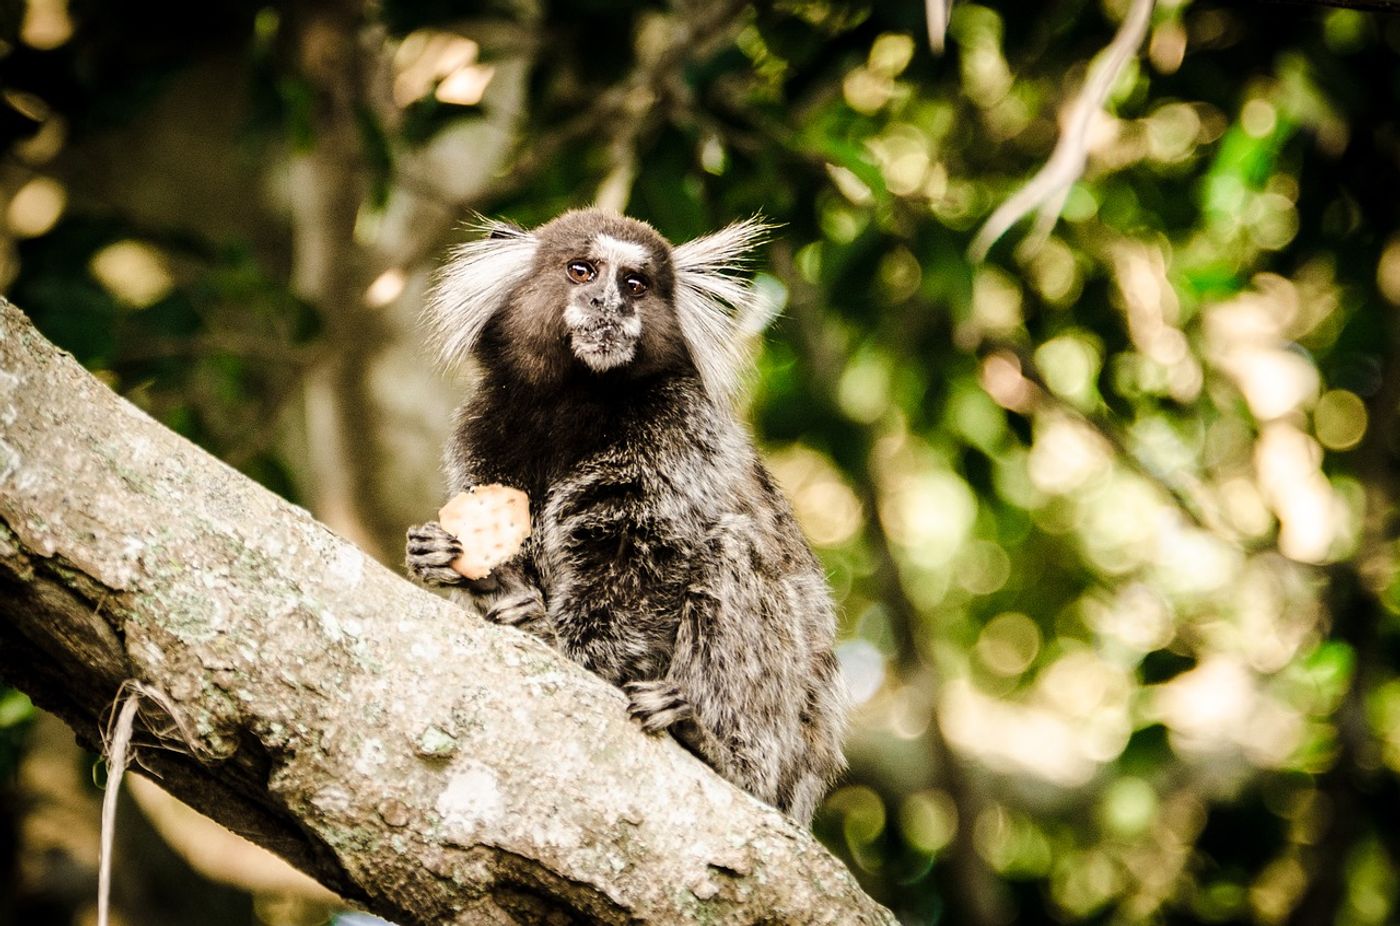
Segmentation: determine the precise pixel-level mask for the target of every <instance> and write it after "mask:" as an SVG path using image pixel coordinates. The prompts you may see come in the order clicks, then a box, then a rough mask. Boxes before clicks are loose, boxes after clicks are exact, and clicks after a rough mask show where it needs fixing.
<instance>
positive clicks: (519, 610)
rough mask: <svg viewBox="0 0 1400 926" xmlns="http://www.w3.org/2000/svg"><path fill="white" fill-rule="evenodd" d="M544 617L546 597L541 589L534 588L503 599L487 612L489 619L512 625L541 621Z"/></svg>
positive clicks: (497, 622) (517, 625)
mask: <svg viewBox="0 0 1400 926" xmlns="http://www.w3.org/2000/svg"><path fill="white" fill-rule="evenodd" d="M544 617H545V610H544V599H543V598H541V597H540V593H539V590H538V589H533V588H531V589H527V590H525V591H523V592H519V593H517V594H514V595H511V596H509V597H507V598H503V599H501V600H500V601H498V602H496V603H495V604H493V605H492V606H491V608H490V610H488V611H487V612H486V619H487V620H488V621H491V622H493V623H496V624H505V625H507V626H510V627H519V626H521V625H523V624H529V623H532V622H534V621H541V620H544Z"/></svg>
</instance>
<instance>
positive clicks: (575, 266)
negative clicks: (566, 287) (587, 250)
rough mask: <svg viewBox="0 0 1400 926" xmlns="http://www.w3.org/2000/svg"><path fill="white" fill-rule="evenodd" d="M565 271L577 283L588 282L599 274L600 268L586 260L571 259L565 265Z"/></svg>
mask: <svg viewBox="0 0 1400 926" xmlns="http://www.w3.org/2000/svg"><path fill="white" fill-rule="evenodd" d="M564 272H565V273H567V274H568V275H569V279H571V280H573V281H574V282H575V283H587V282H588V281H589V280H591V279H593V278H594V277H596V276H597V275H598V268H597V267H595V266H593V265H592V264H590V263H589V262H588V261H586V260H571V261H569V263H568V264H567V265H566V266H565V267H564Z"/></svg>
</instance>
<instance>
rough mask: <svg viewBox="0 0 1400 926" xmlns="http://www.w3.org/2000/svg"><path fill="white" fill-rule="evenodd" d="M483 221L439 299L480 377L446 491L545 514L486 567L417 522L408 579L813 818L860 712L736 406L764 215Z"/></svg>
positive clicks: (442, 316) (819, 601) (819, 582)
mask: <svg viewBox="0 0 1400 926" xmlns="http://www.w3.org/2000/svg"><path fill="white" fill-rule="evenodd" d="M488 230H489V232H490V233H489V235H487V236H485V237H483V238H481V239H480V240H477V241H472V242H470V243H468V244H465V245H462V246H460V247H459V248H458V249H457V250H456V251H455V252H454V254H453V256H452V259H451V260H450V262H449V263H448V264H447V265H446V266H445V268H444V270H443V272H442V274H441V276H440V278H439V282H438V284H437V286H436V288H435V291H434V293H433V295H432V296H431V297H430V299H429V302H428V308H427V309H426V312H425V319H426V321H427V323H428V326H429V327H430V329H431V331H432V332H433V333H434V334H435V335H436V340H437V341H438V345H439V347H440V349H441V352H442V356H443V359H444V361H445V362H447V363H448V364H453V363H456V362H459V361H466V360H472V361H474V362H475V366H476V367H477V370H478V378H477V382H476V388H475V390H474V391H473V393H472V395H471V397H470V398H469V399H468V401H467V402H466V403H465V404H463V405H462V406H461V408H460V409H459V410H458V413H457V416H456V423H455V435H454V437H453V438H452V440H451V441H450V442H449V445H448V447H447V451H446V454H445V456H446V469H447V473H448V480H449V482H450V485H449V494H452V493H457V492H461V491H465V490H467V489H469V488H471V487H472V486H476V485H482V484H487V483H501V484H504V485H507V486H514V487H518V488H520V489H522V490H524V491H525V492H526V493H527V494H528V495H529V498H530V506H531V509H532V512H531V513H532V515H533V517H534V518H535V528H534V531H533V533H532V534H531V535H530V537H529V539H528V540H527V541H526V542H525V545H524V547H523V548H522V550H521V552H520V553H519V554H518V555H517V556H516V557H515V558H514V559H512V560H510V561H509V562H507V563H505V564H504V565H502V566H499V567H497V568H496V569H495V570H493V572H492V573H491V575H489V576H488V577H487V578H485V579H481V580H468V579H465V578H463V577H462V576H461V575H459V574H458V573H457V572H455V571H454V570H453V569H452V568H451V567H450V566H449V563H451V561H452V560H453V559H455V558H456V557H457V555H459V554H460V553H461V547H460V545H459V543H458V541H457V539H456V538H455V537H453V536H452V535H451V534H449V533H447V532H446V531H445V530H444V529H443V528H442V527H441V526H440V525H439V524H437V523H436V522H429V523H427V524H422V525H419V526H417V527H414V528H411V529H410V530H409V532H408V544H407V552H408V560H407V566H408V572H409V574H410V576H412V577H413V578H415V579H417V580H419V581H421V582H423V583H425V584H427V585H433V586H444V585H446V586H453V587H454V588H456V589H457V591H456V592H455V593H454V597H455V598H457V599H459V600H461V601H462V602H463V603H464V604H468V605H469V606H472V607H474V608H475V609H477V610H479V611H480V612H481V613H482V614H484V615H485V616H486V617H487V618H488V619H490V620H493V621H497V622H500V623H504V624H510V625H515V626H518V627H521V628H523V629H526V630H529V631H532V632H534V633H537V634H539V635H540V636H541V637H542V638H543V639H545V640H546V641H548V642H549V643H550V644H551V645H553V646H555V647H557V648H558V649H559V650H560V651H561V652H562V653H564V654H565V655H567V656H568V657H569V658H571V659H573V660H574V661H576V662H578V663H580V664H581V665H583V666H586V667H587V668H589V669H591V670H592V671H593V672H596V673H597V674H598V675H600V676H602V677H603V678H605V679H607V680H608V681H610V682H612V683H614V684H616V685H618V686H620V687H621V688H622V689H623V691H624V692H625V693H626V695H627V697H628V700H629V704H630V711H631V714H632V715H633V716H634V717H635V718H637V719H638V720H639V721H640V723H641V725H642V726H643V728H645V729H646V730H647V731H649V732H653V733H659V732H661V731H670V732H671V734H672V735H674V736H675V738H676V739H677V740H679V741H680V742H681V743H682V744H683V745H684V746H685V747H686V748H688V749H689V750H691V751H692V752H693V753H694V754H696V755H697V756H699V757H700V758H701V759H702V760H703V761H705V762H706V763H708V764H709V765H710V766H711V767H712V768H714V769H715V770H716V771H717V772H719V773H720V774H721V775H723V776H724V777H725V778H727V779H729V780H730V781H732V782H734V783H735V784H737V785H739V786H740V787H742V788H744V789H745V790H747V791H748V792H750V793H751V794H754V795H755V796H757V797H758V798H760V799H762V800H764V801H767V802H768V803H770V804H772V805H774V806H776V807H778V808H780V809H781V810H783V811H785V812H786V813H787V814H789V815H790V816H791V817H793V818H794V819H796V820H798V821H800V822H802V823H804V824H806V823H808V822H809V821H810V820H811V817H812V814H813V812H814V811H815V810H816V807H817V804H818V802H819V801H820V800H821V798H822V796H823V795H824V793H825V792H826V789H827V788H828V786H829V785H830V783H831V782H832V780H833V778H834V777H835V776H836V774H837V773H838V772H839V771H840V769H841V768H842V766H843V758H842V752H841V740H842V735H843V729H844V724H845V713H846V708H845V697H844V688H843V685H842V681H841V679H840V675H839V671H838V668H837V663H836V659H835V657H834V654H833V636H834V633H835V610H834V606H833V603H832V599H831V593H830V591H829V589H828V588H827V585H826V581H825V576H824V574H823V571H822V568H821V566H820V564H819V562H818V561H817V559H816V557H815V556H814V555H813V553H812V551H811V549H810V548H809V547H808V545H807V543H806V541H805V539H804V538H803V535H802V532H801V529H800V528H799V526H798V524H797V522H796V520H795V518H794V517H793V513H792V509H791V507H790V506H789V504H788V502H787V500H786V499H785V498H784V497H783V495H782V494H781V492H780V491H779V490H778V488H777V487H776V486H775V485H774V482H773V479H772V477H771V476H770V475H769V473H768V471H767V470H766V469H765V468H764V466H763V464H762V463H761V462H760V460H759V458H758V454H757V452H756V450H755V448H754V444H753V441H752V439H751V438H750V436H749V434H748V432H747V430H746V428H745V427H744V425H742V424H741V423H740V421H739V419H738V416H737V414H736V412H735V410H734V401H733V400H734V394H735V392H736V389H737V386H738V384H739V382H740V380H741V379H742V374H743V372H744V371H743V367H744V361H743V351H742V350H741V344H740V343H739V342H740V340H741V336H740V330H739V329H740V327H741V323H740V321H739V320H740V319H742V318H743V317H744V316H745V313H747V312H749V311H750V310H751V309H752V308H753V306H754V305H755V304H756V296H755V291H754V288H753V286H752V284H751V283H750V282H748V281H746V280H745V279H744V278H743V276H742V275H741V271H742V267H743V263H744V260H745V258H746V256H747V255H748V253H749V252H750V251H751V250H752V248H753V247H754V246H755V245H756V244H757V243H758V242H759V241H760V240H761V239H762V237H763V235H764V232H765V228H764V226H763V225H762V224H761V223H759V222H757V221H753V220H750V221H746V222H740V223H736V224H734V225H731V226H729V227H727V228H725V229H723V230H721V231H719V232H716V233H714V234H711V235H708V236H705V237H702V238H699V239H696V240H694V241H691V242H688V243H686V244H681V245H678V246H675V247H673V246H672V245H671V244H670V243H669V242H668V241H667V240H666V239H665V238H663V237H662V236H661V235H660V234H659V233H658V232H657V231H656V230H655V229H653V228H652V227H651V226H650V225H647V224H646V223H644V222H641V221H638V220H635V219H631V218H627V217H624V216H621V215H616V214H612V213H607V212H603V211H600V210H596V209H593V210H582V211H574V212H568V213H565V214H564V215H562V216H560V217H559V218H557V219H555V220H553V221H551V222H549V223H547V224H545V225H543V226H540V227H539V228H537V229H534V230H533V231H525V230H522V229H518V228H514V227H512V226H509V225H504V224H492V225H489V226H488Z"/></svg>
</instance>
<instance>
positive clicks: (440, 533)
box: [404, 521, 467, 585]
mask: <svg viewBox="0 0 1400 926" xmlns="http://www.w3.org/2000/svg"><path fill="white" fill-rule="evenodd" d="M406 554H407V555H406V558H405V560H404V565H405V566H406V567H408V575H409V577H410V578H413V579H417V580H418V581H419V582H422V583H423V584H424V585H465V584H466V583H467V580H466V578H465V577H463V576H462V575H461V573H459V572H457V570H455V569H453V568H452V566H451V563H452V561H453V560H454V559H456V558H457V557H459V556H461V555H462V545H461V544H460V543H459V542H458V541H457V538H456V537H453V536H452V535H451V534H449V533H448V532H447V531H445V530H443V527H442V525H441V524H439V523H438V522H436V521H429V522H428V523H427V524H419V525H418V526H417V527H410V528H409V529H408V544H407V548H406Z"/></svg>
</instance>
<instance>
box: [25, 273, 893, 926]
mask: <svg viewBox="0 0 1400 926" xmlns="http://www.w3.org/2000/svg"><path fill="white" fill-rule="evenodd" d="M0 673H3V674H4V676H5V677H6V678H7V679H8V680H10V681H11V682H12V683H13V684H16V685H18V686H19V687H21V688H23V689H24V690H26V691H27V692H29V693H30V695H31V696H32V697H33V698H34V700H35V701H36V702H37V703H39V704H40V705H42V706H44V707H46V708H48V709H49V710H51V711H53V712H54V713H55V714H57V715H59V716H60V717H62V718H63V719H64V720H65V721H66V722H67V723H68V724H69V725H70V726H72V727H73V729H75V730H76V731H77V732H78V734H79V736H80V737H82V738H83V739H85V740H86V741H87V742H89V743H93V742H95V740H96V738H97V734H98V730H99V729H100V727H101V723H102V718H103V716H104V713H105V712H106V711H107V709H108V708H109V706H110V705H111V702H112V699H113V697H114V695H115V694H116V692H117V690H118V686H119V685H120V684H121V683H122V682H123V681H124V680H127V679H135V680H137V681H140V682H142V683H144V684H145V685H147V686H150V687H152V688H155V689H157V690H159V691H161V692H162V693H163V694H164V695H165V696H166V697H165V698H164V699H162V700H163V701H166V702H168V704H169V705H173V707H174V709H175V710H176V711H177V712H179V713H180V714H182V716H181V717H179V718H175V719H176V720H178V721H179V722H178V724H175V725H173V726H172V724H171V722H170V721H171V718H167V717H164V716H162V715H161V711H160V710H157V709H154V708H148V709H144V710H143V712H142V714H141V716H140V718H139V721H138V732H137V737H136V742H137V743H139V744H143V745H142V746H141V747H140V748H139V749H138V752H137V756H138V758H139V760H140V762H141V763H142V764H143V765H144V767H145V768H147V769H148V770H150V772H152V773H153V774H156V775H158V776H159V777H160V778H161V780H162V784H163V785H164V786H165V787H166V788H167V789H168V790H169V791H171V792H172V793H173V794H175V795H177V796H179V797H180V798H182V799H183V800H185V801H186V802H188V803H190V804H191V805H193V806H194V807H196V809H199V810H201V811H203V812H204V813H206V814H208V815H209V816H212V817H214V818H215V819H216V820H218V821H220V822H221V823H223V824H224V825H226V826H228V827H229V828H230V829H232V830H234V831H235V832H238V833H240V834H242V835H244V836H246V837H248V838H249V839H251V840H253V841H254V842H257V843H259V844H261V845H264V846H267V847H268V848H270V849H272V850H273V851H275V852H277V853H279V854H281V855H282V856H284V857H286V858H288V859H289V860H291V861H292V862H293V863H294V864H296V865H297V866H298V867H300V868H302V869H303V870H305V871H307V872H308V873H309V874H311V875H313V876H314V877H315V878H317V880H319V881H320V882H321V883H323V884H325V885H326V886H327V887H330V888H331V889H333V890H335V891H336V892H337V893H339V894H341V895H342V896H344V897H346V898H347V899H349V900H351V901H353V902H356V903H359V904H362V905H364V906H365V907H367V908H368V909H370V910H372V911H373V912H375V913H377V914H380V915H383V916H386V917H389V918H391V919H393V920H395V921H396V922H398V923H400V924H401V926H414V924H429V923H433V924H438V923H463V924H465V923H481V922H493V923H494V922H501V923H539V922H589V923H634V922H663V923H680V922H691V921H704V922H711V923H754V922H764V923H794V924H798V923H801V924H809V923H833V924H834V923H841V924H846V923H852V924H855V923H893V919H892V918H891V917H890V915H889V913H888V912H887V911H885V910H883V909H882V908H880V907H879V906H878V905H877V904H875V903H874V902H873V901H872V900H870V899H869V898H868V897H866V896H865V895H864V894H863V893H862V892H861V891H860V889H859V888H858V887H857V886H856V883H855V880H854V878H852V876H851V875H850V873H849V872H848V871H846V869H845V868H844V867H843V866H842V865H841V864H840V863H839V862H837V861H836V860H835V859H834V858H832V857H831V856H830V855H829V854H828V853H827V852H826V851H825V850H824V849H822V848H821V846H820V845H818V844H817V843H816V842H815V841H814V840H813V839H812V837H811V836H810V835H809V834H808V833H806V832H805V831H803V830H802V829H800V828H799V827H797V826H796V825H795V824H793V823H792V822H791V821H789V820H788V819H786V818H785V817H783V816H782V815H781V814H779V813H778V812H777V811H775V810H773V809H771V808H769V807H766V806H764V805H762V804H760V803H759V802H757V801H756V800H754V799H752V798H750V797H748V796H747V795H745V794H743V793H741V792H740V791H738V790H737V789H735V788H734V787H732V786H731V785H729V784H728V783H726V782H724V781H722V780H721V779H720V778H719V777H718V776H716V775H715V774H713V773H712V772H711V771H709V770H708V769H706V768H704V767H703V766H702V765H700V763H698V762H697V761H696V760H695V759H693V758H692V757H691V756H690V755H689V754H687V753H685V752H684V751H683V750H682V749H681V748H680V747H679V746H678V745H676V744H675V743H674V742H673V741H671V740H669V739H664V738H663V739H657V738H649V737H647V736H645V735H643V734H642V733H641V732H640V731H638V730H637V729H636V728H635V726H634V725H632V724H631V723H630V721H629V720H628V719H627V716H626V711H625V701H624V698H623V696H622V695H621V693H620V692H618V691H617V690H615V689H614V688H612V687H611V686H609V685H607V684H606V683H604V682H603V681H601V680H600V679H598V678H596V677H595V676H593V675H591V674H589V673H587V672H586V671H584V670H583V669H581V668H579V667H577V666H575V665H573V664H571V663H569V662H567V661H565V660H564V659H562V658H561V657H560V656H558V655H557V654H556V653H554V652H553V651H552V650H549V649H548V648H547V647H545V646H544V645H543V644H541V643H539V642H537V641H535V640H534V639H532V638H530V637H527V636H526V635H524V634H522V633H519V632H516V631H514V630H511V629H508V628H502V627H496V626H493V625H489V624H486V623H484V622H482V621H480V620H478V619H476V618H473V617H470V616H468V615H467V614H466V613H465V612H463V611H461V610H459V609H458V608H456V607H454V606H452V605H450V604H448V603H447V602H445V601H443V600H441V599H439V598H436V597H434V596H433V595H430V594H428V593H426V592H423V591H421V590H418V589H414V588H413V587H411V586H410V585H408V584H407V583H406V582H404V581H402V580H400V579H398V578H397V577H395V576H394V575H392V574H391V573H389V572H388V571H387V570H385V569H383V568H382V567H380V566H378V565H377V564H375V563H374V562H372V561H371V560H369V558H368V557H366V556H365V555H363V554H362V553H361V552H360V551H359V550H358V549H356V548H355V547H353V546H352V545H350V544H348V543H346V542H345V541H343V540H341V539H340V538H338V537H336V536H335V535H333V534H332V533H330V531H328V530H326V529H325V528H324V527H322V526H321V525H320V524H318V523H316V522H315V521H313V520H312V519H311V518H310V517H309V516H308V515H307V514H306V513H305V512H303V511H301V510H299V509H296V508H294V507H292V506H291V505H288V504H287V503H285V502H283V501H282V500H281V499H278V498H276V497H275V496H273V495H271V494H270V493H268V492H266V491H264V490H263V489H261V488H259V487H258V486H256V485H255V484H254V483H252V482H251V481H249V480H247V479H245V478H243V477H242V476H240V475H238V474H237V473H235V472H233V471H231V470H230V469H228V468H227V467H226V466H224V465H223V464H221V463H219V462H218V461H216V460H214V459H213V458H211V457H209V456H208V455H206V454H205V453H203V452H202V451H200V450H198V449H197V448H195V447H194V446H193V445H191V444H189V443H188V442H186V441H184V440H183V439H181V438H179V437H178V436H176V435H175V434H173V433H171V432H170V431H168V430H166V429H165V428H163V427H161V426H160V425H159V424H157V423H156V422H154V421H152V420H151V419H150V418H148V417H147V416H146V415H144V414H142V413H141V412H140V411H138V410H136V409H135V408H134V407H133V406H131V405H130V404H128V403H126V402H124V401H122V400H121V399H119V398H118V397H117V396H115V395H113V394H112V393H111V392H110V391H109V390H107V389H106V387H104V386H102V385H101V384H100V383H98V382H97V381H96V380H94V379H93V378H92V377H90V376H88V375H87V374H86V373H85V372H84V371H83V370H82V369H81V368H80V367H79V366H78V365H77V363H76V362H74V361H73V359H72V358H71V357H69V356H67V355H66V354H64V353H62V352H61V351H59V350H58V349H57V348H55V347H54V346H53V345H51V344H50V343H48V342H47V341H46V340H44V339H43V338H42V337H41V336H40V335H39V334H38V333H37V332H36V331H35V330H34V328H33V327H32V326H31V325H30V324H29V322H28V320H27V319H26V318H25V317H24V316H23V315H22V314H21V313H20V312H19V311H18V310H17V309H15V308H14V307H13V306H11V305H10V304H9V303H7V302H4V301H3V300H0ZM176 727H178V728H179V729H181V730H183V731H185V733H184V734H182V737H181V739H183V737H184V736H190V737H191V741H190V742H188V743H181V742H176V741H173V740H172V739H171V738H170V735H169V732H170V731H171V730H172V729H175V728H176ZM162 733H164V736H162ZM153 741H155V742H156V746H157V748H153V746H152V744H153Z"/></svg>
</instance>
